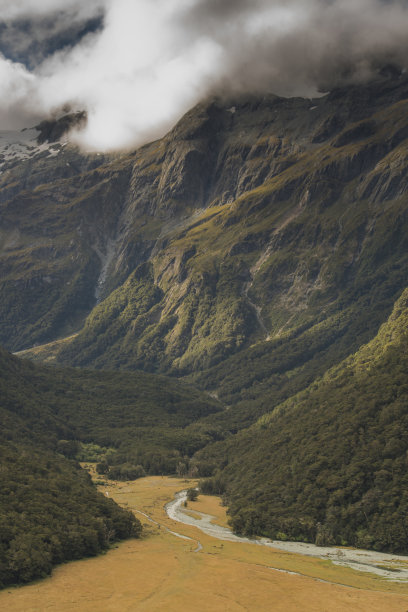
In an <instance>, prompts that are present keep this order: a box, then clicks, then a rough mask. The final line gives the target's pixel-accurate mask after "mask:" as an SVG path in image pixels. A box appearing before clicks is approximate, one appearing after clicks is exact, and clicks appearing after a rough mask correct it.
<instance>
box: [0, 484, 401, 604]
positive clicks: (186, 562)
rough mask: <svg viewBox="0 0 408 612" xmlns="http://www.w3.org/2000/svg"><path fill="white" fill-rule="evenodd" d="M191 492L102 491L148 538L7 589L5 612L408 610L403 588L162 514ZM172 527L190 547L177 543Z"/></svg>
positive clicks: (215, 509)
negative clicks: (225, 537) (218, 536)
mask: <svg viewBox="0 0 408 612" xmlns="http://www.w3.org/2000/svg"><path fill="white" fill-rule="evenodd" d="M193 484H194V481H185V480H181V479H176V478H166V477H164V478H161V477H148V478H144V479H139V480H137V481H135V482H132V483H112V484H109V485H105V484H104V485H103V486H102V487H101V490H102V491H103V492H104V493H105V494H106V493H107V494H108V495H109V496H110V497H112V498H114V499H115V500H116V501H117V502H118V503H120V504H121V505H123V506H125V507H128V508H132V510H134V511H135V512H136V516H138V517H140V518H141V520H142V521H143V523H144V533H145V535H144V538H143V539H142V540H130V541H127V542H125V543H123V544H120V545H119V546H117V547H116V548H115V549H113V550H111V551H109V552H108V553H107V554H106V555H104V556H103V557H98V558H96V559H92V560H87V561H78V562H74V563H69V564H67V565H65V566H61V567H59V568H57V569H56V570H55V571H54V574H53V576H52V577H51V578H50V579H47V580H45V581H42V582H40V583H36V584H32V585H30V586H27V587H23V588H18V589H8V590H7V591H4V592H2V593H0V609H2V610H7V611H8V612H23V611H24V612H39V611H41V612H43V611H44V610H47V611H48V610H50V611H58V612H71V611H73V610H79V611H81V612H97V611H98V612H101V611H103V612H126V611H129V612H130V611H133V610H141V611H143V610H146V611H149V612H150V611H155V610H165V611H166V612H167V611H170V612H171V611H173V610H180V609H187V610H193V609H194V610H198V611H203V612H204V611H207V610H208V611H211V612H214V611H218V610H220V611H221V610H222V611H225V610H227V611H238V610H243V609H244V610H253V611H258V610H259V611H262V610H274V611H277V612H279V611H283V610H284V611H285V612H292V611H293V612H294V611H296V612H298V611H299V610H302V611H305V612H312V611H313V612H318V611H319V612H320V611H325V612H334V611H336V612H339V611H341V610H348V611H359V612H366V611H368V610H369V611H370V612H384V611H385V610H387V611H390V612H406V610H407V609H408V587H407V585H402V584H396V583H391V582H386V581H384V580H381V579H377V578H375V577H372V576H369V575H366V574H364V575H363V574H361V573H358V572H353V571H351V570H348V569H345V568H338V567H337V568H336V567H334V566H333V565H331V564H329V563H327V562H324V561H320V560H318V559H313V558H307V557H302V556H299V555H293V554H288V553H284V552H280V551H276V552H275V551H273V550H267V549H262V548H261V547H258V546H254V545H251V544H248V545H245V544H239V543H232V542H220V541H218V540H214V539H213V538H211V537H209V536H206V535H205V534H203V533H201V532H198V531H197V530H196V529H195V528H194V527H189V526H186V525H181V524H180V523H174V522H173V521H171V520H170V519H168V518H167V516H166V514H165V512H164V509H163V505H164V504H165V503H166V502H167V501H169V500H170V499H172V498H173V495H174V493H175V492H176V491H179V490H180V489H182V488H185V487H186V486H191V485H193ZM189 507H190V508H191V509H197V510H200V511H205V510H207V511H209V509H210V507H211V512H212V513H214V514H217V515H218V518H220V517H221V518H222V517H224V518H225V509H224V508H223V507H221V506H220V505H219V504H218V503H217V502H216V499H215V498H212V499H205V500H202V498H199V501H198V502H197V503H190V504H189ZM141 512H144V513H145V514H147V515H149V516H150V517H151V519H153V520H155V521H157V523H159V524H160V526H159V525H157V524H155V523H153V522H151V520H148V519H147V518H146V517H145V516H143V515H142V514H140V513H141ZM166 527H167V528H168V529H170V530H172V531H176V532H178V533H179V534H181V535H184V536H187V537H189V538H192V540H184V539H181V538H179V537H176V536H175V535H173V534H172V533H170V532H168V531H167V530H166ZM197 539H199V540H200V542H201V544H202V546H203V549H202V550H201V551H200V552H194V550H195V549H196V548H197V544H196V542H197ZM277 570H286V571H292V572H296V573H298V574H302V575H292V574H289V573H285V572H284V571H277ZM322 580H326V581H327V582H321V581H322ZM332 583H337V584H332ZM343 585H348V586H343Z"/></svg>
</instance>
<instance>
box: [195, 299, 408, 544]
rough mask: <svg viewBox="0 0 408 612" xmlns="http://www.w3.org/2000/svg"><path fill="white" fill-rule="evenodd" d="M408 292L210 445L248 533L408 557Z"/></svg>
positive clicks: (209, 457) (210, 485)
mask: <svg viewBox="0 0 408 612" xmlns="http://www.w3.org/2000/svg"><path fill="white" fill-rule="evenodd" d="M407 370H408V291H406V292H405V293H404V294H403V296H402V297H401V299H400V300H399V301H398V302H397V304H396V306H395V309H394V312H393V314H392V316H391V317H390V319H389V321H388V322H387V323H386V324H384V325H383V326H382V328H381V329H380V331H379V334H378V335H377V337H376V338H375V339H374V340H373V341H371V342H370V343H369V344H368V345H366V346H364V347H362V348H361V349H360V350H359V351H358V352H357V353H356V355H355V356H352V357H350V358H348V359H347V360H345V361H344V362H343V363H342V364H340V365H339V366H336V367H335V368H333V369H332V370H331V371H330V372H329V373H327V374H326V375H325V376H324V377H323V378H322V379H321V380H320V381H318V382H315V383H313V384H312V385H311V386H310V387H309V388H308V389H306V390H305V391H303V392H301V393H299V394H298V395H296V396H294V397H293V398H291V399H290V400H288V401H286V402H285V403H283V404H281V405H280V406H278V407H277V408H276V409H275V410H274V411H272V412H271V413H270V414H269V415H266V416H264V417H262V418H261V419H260V420H259V422H258V423H257V424H256V425H254V426H252V427H251V428H249V429H247V430H245V431H242V432H240V433H238V434H237V435H236V436H234V437H231V438H230V439H229V440H227V441H226V442H219V443H217V444H215V445H213V446H212V447H207V448H206V449H204V450H202V451H200V452H199V453H198V454H197V455H196V458H195V459H196V461H197V462H198V464H199V465H200V462H203V463H204V464H205V465H209V464H211V462H212V464H213V465H215V466H216V467H215V470H214V476H212V477H211V478H210V479H209V480H207V481H204V483H203V485H202V487H203V489H204V490H205V491H206V492H214V493H218V494H222V493H223V492H226V497H227V500H228V505H229V513H230V520H231V524H232V526H233V528H234V530H235V531H237V532H239V533H243V534H246V535H263V536H267V537H270V538H273V539H282V540H286V539H288V540H302V541H309V542H315V543H317V544H321V545H331V544H341V545H352V546H358V547H362V548H373V549H376V550H383V551H389V552H402V553H405V554H406V553H408V519H407V517H408V471H407V465H408V463H407V451H408V381H407V378H406V372H407Z"/></svg>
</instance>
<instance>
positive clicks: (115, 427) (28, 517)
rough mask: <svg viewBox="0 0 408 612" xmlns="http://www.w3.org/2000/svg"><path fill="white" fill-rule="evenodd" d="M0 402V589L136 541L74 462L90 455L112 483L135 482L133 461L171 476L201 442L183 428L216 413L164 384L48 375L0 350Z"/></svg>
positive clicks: (127, 520) (124, 516) (182, 389)
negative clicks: (107, 465) (104, 464)
mask: <svg viewBox="0 0 408 612" xmlns="http://www.w3.org/2000/svg"><path fill="white" fill-rule="evenodd" d="M0 398H1V399H0V418H1V423H2V427H1V430H0V463H1V478H0V483H1V487H0V585H1V586H6V585H9V584H16V583H24V582H28V581H30V580H32V579H34V578H40V577H42V576H45V575H47V574H49V573H50V571H51V568H52V567H53V566H54V565H55V564H57V563H61V562H63V561H68V560H71V559H78V558H81V557H84V556H92V555H95V554H97V553H99V552H102V551H104V550H106V549H107V548H108V547H109V545H110V544H111V543H112V542H114V541H116V540H121V539H123V538H127V537H137V536H138V535H140V532H141V524H140V522H139V521H138V519H136V518H135V517H134V515H133V514H131V513H129V512H128V511H126V510H123V509H121V508H120V507H119V506H117V505H116V504H115V503H114V502H113V501H112V500H110V499H107V498H106V497H104V496H103V495H102V494H100V493H98V492H97V490H96V488H95V486H94V485H93V484H92V481H91V479H90V477H89V475H88V474H87V473H86V472H85V471H84V470H82V469H81V468H80V466H79V464H78V462H77V460H76V459H80V458H87V457H88V455H89V453H90V452H93V453H95V451H96V453H97V455H96V457H99V458H101V457H104V458H106V457H108V458H109V461H110V462H111V464H112V465H111V469H113V470H115V469H116V474H115V472H113V474H111V476H112V477H118V476H119V477H120V476H123V477H126V478H129V477H132V478H135V477H137V476H141V475H142V474H143V473H144V472H143V471H142V472H140V466H138V465H137V462H139V463H143V464H144V465H145V467H146V471H150V472H152V473H163V472H166V473H174V472H175V471H176V469H177V466H178V464H179V463H182V459H183V457H184V455H185V454H187V453H189V454H190V455H191V454H192V452H193V451H194V450H195V449H196V448H197V445H198V447H201V446H203V444H204V443H205V442H206V441H208V440H209V439H211V438H206V439H204V438H202V439H200V440H198V439H195V440H194V441H191V440H190V438H191V436H187V435H186V434H184V433H183V428H184V427H185V426H186V425H187V424H188V423H190V422H191V421H192V420H194V419H198V418H200V416H203V415H207V414H209V413H211V412H213V411H216V410H219V409H220V405H219V404H218V403H217V402H216V401H214V400H212V399H211V398H209V397H207V396H206V395H205V394H203V393H201V392H199V391H196V390H195V389H194V388H193V387H191V386H190V385H186V384H182V383H179V382H177V381H172V380H168V379H165V378H164V377H158V376H152V375H149V374H143V373H140V375H135V374H131V375H130V374H119V373H115V374H109V373H100V372H99V373H95V372H80V371H76V370H57V369H54V368H52V369H48V368H45V367H39V366H35V365H33V364H31V363H29V362H25V361H21V360H19V359H17V358H15V357H13V356H11V355H10V354H8V353H7V352H5V351H3V350H1V349H0ZM158 423H160V427H157V424H158ZM189 444H191V448H190V446H189ZM101 445H104V446H101ZM182 465H184V464H182ZM136 468H139V472H137V470H136V472H135V469H136ZM142 470H143V468H142Z"/></svg>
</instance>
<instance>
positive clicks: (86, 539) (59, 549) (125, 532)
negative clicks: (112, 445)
mask: <svg viewBox="0 0 408 612" xmlns="http://www.w3.org/2000/svg"><path fill="white" fill-rule="evenodd" d="M0 459H1V470H2V473H1V489H0V519H1V520H0V523H1V524H0V587H4V586H6V585H10V584H21V583H25V582H29V581H31V580H34V579H35V578H42V577H44V576H46V575H48V574H49V573H50V572H51V569H52V567H53V565H56V564H58V563H62V562H64V561H70V560H72V559H80V558H82V557H89V556H94V555H97V554H98V553H100V552H102V551H104V550H106V549H107V548H108V547H109V546H110V545H111V544H112V543H113V542H115V541H117V540H122V539H124V538H129V537H138V536H139V535H140V533H141V524H140V522H139V521H138V520H137V519H136V518H135V517H134V515H133V514H132V513H131V512H129V511H125V510H122V509H121V508H119V506H117V505H116V504H115V503H114V502H113V501H112V500H110V499H107V498H105V497H104V496H103V495H102V494H101V493H98V492H97V491H96V489H95V487H94V486H93V485H92V482H91V479H90V476H89V475H88V474H87V473H86V472H85V471H84V470H82V469H81V468H80V467H79V465H78V464H76V463H75V462H70V461H68V460H66V459H64V458H63V457H60V456H58V455H56V454H55V453H52V452H50V451H46V450H43V449H40V448H38V447H34V446H32V445H28V444H25V445H22V444H14V443H6V444H4V443H2V444H1V445H0Z"/></svg>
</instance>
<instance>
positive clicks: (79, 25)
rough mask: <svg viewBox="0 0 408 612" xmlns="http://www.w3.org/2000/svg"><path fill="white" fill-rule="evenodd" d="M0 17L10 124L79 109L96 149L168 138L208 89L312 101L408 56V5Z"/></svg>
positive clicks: (1, 113) (134, 0)
mask: <svg viewBox="0 0 408 612" xmlns="http://www.w3.org/2000/svg"><path fill="white" fill-rule="evenodd" d="M39 4H40V5H41V6H39ZM0 15H1V21H0V51H1V52H2V54H1V55H0V83H1V86H2V96H1V100H0V129H12V128H20V127H26V126H28V125H32V124H33V123H34V122H35V121H36V120H37V119H38V118H43V117H44V116H46V115H49V114H51V113H55V112H57V111H58V109H60V108H62V107H63V106H64V105H67V104H69V105H70V106H71V107H72V108H73V109H84V110H87V112H88V125H87V127H86V128H85V129H84V130H83V131H82V132H81V133H77V134H74V135H73V138H74V140H75V141H76V142H77V143H78V144H80V145H81V146H82V147H84V148H85V149H87V150H104V151H109V150H117V149H123V148H129V147H134V146H137V145H140V144H142V143H144V142H146V141H148V140H151V139H154V138H156V137H159V136H161V135H162V134H163V133H164V132H165V131H166V130H167V129H169V128H170V127H171V126H172V125H173V124H174V123H175V121H177V120H178V119H179V118H180V116H181V115H182V114H183V113H184V112H186V111H187V110H188V109H189V108H191V107H192V106H193V105H194V104H195V103H197V102H198V101H200V100H201V99H203V98H204V97H206V96H208V95H213V94H223V93H232V94H234V93H242V92H245V93H265V92H273V93H277V94H280V95H284V96H290V95H301V96H308V97H312V96H314V95H318V94H319V92H322V91H328V90H329V89H331V88H333V87H335V86H338V85H342V84H346V83H349V82H364V81H366V80H368V79H370V78H372V76H373V75H375V73H376V71H378V70H379V69H380V68H381V67H382V66H384V65H385V64H389V63H394V64H397V65H399V66H401V68H404V67H405V66H406V64H407V63H408V37H407V36H406V32H407V29H408V2H407V1H406V0H388V1H386V0H354V1H351V0H307V1H306V0H286V1H285V2H283V1H282V0H90V1H88V2H87V3H86V6H84V3H83V2H81V1H80V0H64V1H61V0H41V3H39V2H38V0H15V1H14V2H13V3H10V2H9V1H7V2H5V1H4V0H0Z"/></svg>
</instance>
